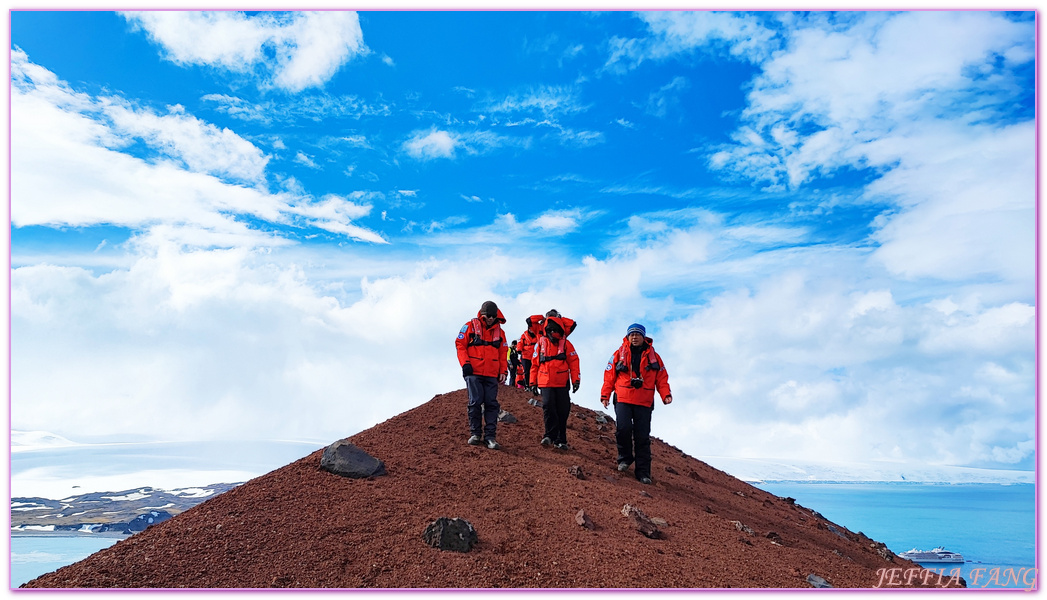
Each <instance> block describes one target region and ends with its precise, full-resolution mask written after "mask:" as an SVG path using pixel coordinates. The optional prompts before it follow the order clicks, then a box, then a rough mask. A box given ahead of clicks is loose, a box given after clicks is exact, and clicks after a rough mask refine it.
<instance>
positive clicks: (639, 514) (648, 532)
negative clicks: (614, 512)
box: [622, 504, 662, 540]
mask: <svg viewBox="0 0 1047 600" xmlns="http://www.w3.org/2000/svg"><path fill="white" fill-rule="evenodd" d="M622 514H623V515H625V516H626V517H628V518H629V520H630V521H631V522H632V524H633V527H635V528H636V530H637V531H639V532H640V533H642V534H643V535H644V536H645V537H649V538H651V539H653V540H656V539H659V538H661V537H662V532H661V531H660V530H659V529H658V526H657V525H655V524H654V521H651V519H650V517H648V516H647V515H645V514H643V511H641V510H640V509H639V508H636V507H635V506H631V505H629V504H626V505H625V506H623V507H622Z"/></svg>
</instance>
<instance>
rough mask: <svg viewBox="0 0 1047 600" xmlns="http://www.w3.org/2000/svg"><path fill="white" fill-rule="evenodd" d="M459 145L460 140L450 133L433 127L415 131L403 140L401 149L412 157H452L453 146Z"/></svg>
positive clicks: (426, 158) (423, 158)
mask: <svg viewBox="0 0 1047 600" xmlns="http://www.w3.org/2000/svg"><path fill="white" fill-rule="evenodd" d="M459 145H460V142H459V141H458V139H457V138H456V137H455V136H453V135H451V133H449V132H447V131H440V130H438V129H436V128H435V127H434V128H432V129H430V130H429V131H418V132H415V133H414V134H413V135H412V136H411V138H410V139H408V140H407V141H406V142H404V144H403V149H404V151H405V152H407V154H409V155H411V156H412V157H413V158H417V159H419V160H432V159H434V158H454V151H455V148H456V147H458V146H459Z"/></svg>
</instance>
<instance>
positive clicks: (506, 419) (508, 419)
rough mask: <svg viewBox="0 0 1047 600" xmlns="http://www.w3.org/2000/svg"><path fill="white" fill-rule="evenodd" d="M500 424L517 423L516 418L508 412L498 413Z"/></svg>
mask: <svg viewBox="0 0 1047 600" xmlns="http://www.w3.org/2000/svg"><path fill="white" fill-rule="evenodd" d="M498 422H499V423H516V417H514V416H513V415H512V413H510V412H508V411H504V410H501V411H498Z"/></svg>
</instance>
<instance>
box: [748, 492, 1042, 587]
mask: <svg viewBox="0 0 1047 600" xmlns="http://www.w3.org/2000/svg"><path fill="white" fill-rule="evenodd" d="M757 487H759V488H760V489H763V490H766V491H768V492H770V493H772V494H775V495H776V496H781V497H792V498H795V499H796V502H797V503H798V504H801V505H803V506H805V507H807V508H810V509H812V510H816V511H818V512H819V513H821V514H822V515H823V516H825V518H827V519H829V520H830V521H832V522H834V523H838V524H840V525H843V526H844V527H846V528H847V529H850V530H851V531H855V532H857V531H861V532H862V533H864V534H865V535H867V536H869V537H870V538H872V539H874V540H877V541H880V542H883V543H885V544H887V547H888V548H890V549H891V550H892V551H893V552H894V553H895V554H898V553H901V552H905V551H906V550H911V549H913V548H919V549H920V550H930V549H932V548H934V547H936V546H944V547H945V549H946V550H951V551H953V552H959V553H960V554H962V555H963V556H964V558H966V559H967V562H966V563H964V564H963V565H946V564H937V565H934V564H928V565H925V566H926V567H927V568H928V569H931V570H934V571H935V572H938V573H941V572H942V570H943V569H944V572H945V578H948V577H949V576H950V574H951V573H952V571H953V569H955V568H957V567H960V569H961V571H960V576H961V577H963V578H964V579H965V580H966V581H967V586H968V587H969V588H983V587H991V588H996V587H1009V588H1023V589H1028V588H1030V587H1033V586H1035V585H1037V584H1038V577H1037V575H1038V572H1037V571H1033V570H1032V569H1035V568H1036V567H1037V565H1036V486H1034V485H1032V484H1014V485H1002V484H973V483H972V484H926V483H920V484H917V483H795V482H782V483H773V482H765V483H760V484H757ZM994 569H995V570H994ZM1008 570H1009V571H1008ZM886 576H887V577H890V573H887V574H886ZM901 576H903V575H902V574H901V573H899V577H901ZM886 581H887V580H885V586H886Z"/></svg>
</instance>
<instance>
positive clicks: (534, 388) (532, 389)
mask: <svg viewBox="0 0 1047 600" xmlns="http://www.w3.org/2000/svg"><path fill="white" fill-rule="evenodd" d="M531 393H532V394H534V395H535V396H540V395H541V392H539V391H538V386H537V385H532V386H531Z"/></svg>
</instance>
